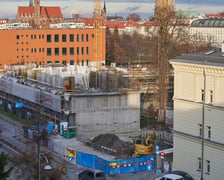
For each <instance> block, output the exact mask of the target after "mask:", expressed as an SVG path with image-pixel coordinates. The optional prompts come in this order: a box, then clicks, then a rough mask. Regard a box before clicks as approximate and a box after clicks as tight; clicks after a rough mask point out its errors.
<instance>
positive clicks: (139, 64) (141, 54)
mask: <svg viewBox="0 0 224 180" xmlns="http://www.w3.org/2000/svg"><path fill="white" fill-rule="evenodd" d="M140 56H144V53H140V54H138V66H139V68H140V67H141V61H140Z"/></svg>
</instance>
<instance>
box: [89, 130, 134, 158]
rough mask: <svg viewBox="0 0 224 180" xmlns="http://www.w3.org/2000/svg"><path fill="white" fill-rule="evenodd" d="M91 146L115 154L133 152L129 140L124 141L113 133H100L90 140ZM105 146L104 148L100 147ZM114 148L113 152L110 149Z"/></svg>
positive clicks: (129, 153)
mask: <svg viewBox="0 0 224 180" xmlns="http://www.w3.org/2000/svg"><path fill="white" fill-rule="evenodd" d="M91 146H92V147H93V148H94V149H96V150H99V151H103V152H104V153H107V154H112V155H115V156H121V155H122V156H127V157H129V156H131V155H132V154H133V149H134V145H133V144H132V143H130V142H124V141H122V140H120V139H119V137H118V136H116V135H115V134H100V135H98V136H96V137H95V138H94V139H93V140H92V141H91ZM102 146H103V147H106V148H109V149H110V150H109V149H106V148H102ZM111 149H112V150H116V152H113V151H112V150H111Z"/></svg>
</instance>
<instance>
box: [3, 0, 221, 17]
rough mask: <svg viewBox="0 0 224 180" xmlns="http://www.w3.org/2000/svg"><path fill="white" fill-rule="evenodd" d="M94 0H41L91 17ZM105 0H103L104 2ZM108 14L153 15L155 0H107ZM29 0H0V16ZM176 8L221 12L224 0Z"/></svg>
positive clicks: (186, 0) (188, 0)
mask: <svg viewBox="0 0 224 180" xmlns="http://www.w3.org/2000/svg"><path fill="white" fill-rule="evenodd" d="M93 2H94V0H41V5H42V6H60V7H61V10H62V13H63V16H64V17H71V14H76V13H78V14H80V15H81V16H86V17H91V16H92V12H93ZM103 2H104V0H102V4H103ZM105 2H106V9H107V14H108V15H118V16H119V15H122V16H125V15H128V14H131V13H138V14H140V15H141V16H142V17H143V18H148V17H150V16H152V14H153V12H154V6H155V0H105ZM28 4H29V0H0V17H8V18H10V19H12V18H14V17H15V16H16V13H17V8H18V6H28ZM176 10H184V11H197V12H199V13H200V12H202V11H203V12H204V13H219V12H223V11H224V0H176Z"/></svg>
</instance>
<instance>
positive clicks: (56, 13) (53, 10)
mask: <svg viewBox="0 0 224 180" xmlns="http://www.w3.org/2000/svg"><path fill="white" fill-rule="evenodd" d="M40 12H41V14H40V17H44V15H46V16H47V17H49V18H62V17H63V16H62V13H61V9H60V7H44V6H41V10H40Z"/></svg>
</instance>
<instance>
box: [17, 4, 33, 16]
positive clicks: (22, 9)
mask: <svg viewBox="0 0 224 180" xmlns="http://www.w3.org/2000/svg"><path fill="white" fill-rule="evenodd" d="M32 13H34V7H33V6H19V7H18V12H17V15H19V16H21V14H23V15H24V14H32Z"/></svg>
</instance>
